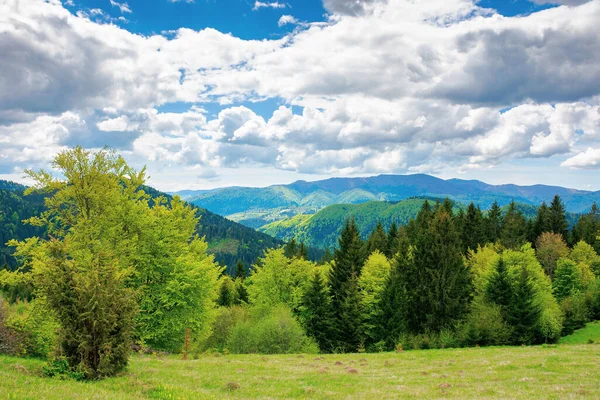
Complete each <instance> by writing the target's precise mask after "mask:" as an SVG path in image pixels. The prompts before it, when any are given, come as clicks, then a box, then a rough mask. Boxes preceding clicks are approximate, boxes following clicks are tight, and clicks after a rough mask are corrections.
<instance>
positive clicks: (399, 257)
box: [375, 236, 417, 350]
mask: <svg viewBox="0 0 600 400" xmlns="http://www.w3.org/2000/svg"><path fill="white" fill-rule="evenodd" d="M409 249H410V245H409V243H408V239H407V238H406V236H403V237H402V236H401V237H399V238H398V251H397V252H396V253H395V256H394V258H393V261H392V270H391V271H390V276H389V277H388V279H387V281H386V283H385V287H384V290H383V292H382V294H381V299H380V302H379V310H380V312H379V315H380V316H381V320H380V322H379V323H378V324H377V325H378V327H377V329H376V337H375V341H376V342H383V343H384V344H385V347H386V349H387V350H393V349H394V347H395V346H396V341H397V340H398V338H399V337H400V335H401V334H403V333H405V332H407V330H408V327H407V315H408V312H409V310H411V312H415V311H417V310H415V309H414V307H413V303H412V302H411V299H409V298H408V297H407V287H410V286H412V285H414V284H416V279H417V274H416V273H415V272H416V271H415V270H414V263H413V262H412V259H411V255H410V250H409Z"/></svg>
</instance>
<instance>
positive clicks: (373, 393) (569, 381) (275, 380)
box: [0, 344, 600, 399]
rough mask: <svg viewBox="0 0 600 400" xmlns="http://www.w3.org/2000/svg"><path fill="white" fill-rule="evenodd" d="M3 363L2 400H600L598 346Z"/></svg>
mask: <svg viewBox="0 0 600 400" xmlns="http://www.w3.org/2000/svg"><path fill="white" fill-rule="evenodd" d="M42 365H43V361H39V360H35V359H22V358H12V357H4V356H2V357H0V397H1V398H3V399H42V398H43V399H140V398H145V399H248V398H261V399H269V398H273V399H274V398H309V399H346V398H365V399H393V398H415V397H420V398H477V399H481V398H503V399H506V398H530V399H531V398H536V399H539V398H600V345H598V344H584V345H552V346H537V347H492V348H470V349H448V350H420V351H407V352H402V353H380V354H345V355H324V356H319V355H278V356H261V355H225V356H220V355H217V356H216V355H202V356H200V358H198V359H195V360H193V359H192V360H187V361H182V360H181V359H180V358H179V357H175V356H167V357H164V358H161V357H153V356H134V357H133V358H132V359H131V363H130V367H129V368H128V370H127V371H126V372H124V373H122V374H120V375H119V376H117V377H115V378H110V379H105V380H102V381H95V382H77V381H71V380H60V379H56V378H54V379H53V378H45V377H42V376H41V367H42Z"/></svg>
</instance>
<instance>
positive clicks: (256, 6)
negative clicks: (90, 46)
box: [252, 1, 287, 10]
mask: <svg viewBox="0 0 600 400" xmlns="http://www.w3.org/2000/svg"><path fill="white" fill-rule="evenodd" d="M286 7H287V4H286V3H280V2H279V1H272V2H263V1H255V2H254V7H253V8H252V9H253V10H260V9H261V8H286Z"/></svg>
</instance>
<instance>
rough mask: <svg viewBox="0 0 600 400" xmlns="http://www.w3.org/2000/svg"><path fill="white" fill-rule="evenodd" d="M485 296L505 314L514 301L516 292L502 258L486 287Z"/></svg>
mask: <svg viewBox="0 0 600 400" xmlns="http://www.w3.org/2000/svg"><path fill="white" fill-rule="evenodd" d="M485 296H486V299H487V301H489V302H490V303H493V304H497V305H499V306H500V307H502V311H503V313H505V312H506V310H507V309H508V307H509V306H510V304H511V302H512V300H513V297H514V291H513V287H512V284H511V281H510V275H509V273H508V268H506V264H505V263H504V260H503V259H502V257H501V258H500V260H498V263H497V264H496V268H495V271H494V273H493V274H492V276H491V277H490V279H489V281H488V283H487V285H486V287H485Z"/></svg>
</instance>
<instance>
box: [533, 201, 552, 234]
mask: <svg viewBox="0 0 600 400" xmlns="http://www.w3.org/2000/svg"><path fill="white" fill-rule="evenodd" d="M544 232H552V227H551V225H550V209H549V208H548V206H547V205H546V202H545V201H544V202H542V205H541V206H539V207H538V209H537V215H536V217H535V222H534V229H533V238H530V241H531V242H532V243H533V242H535V241H536V240H537V238H538V237H539V236H540V235H541V234H542V233H544ZM531 239H533V240H531Z"/></svg>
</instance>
